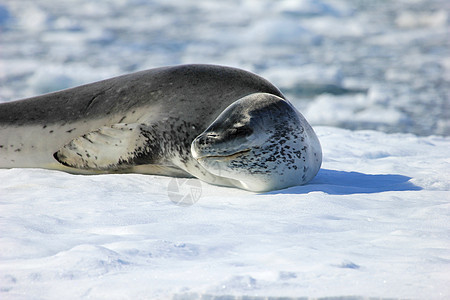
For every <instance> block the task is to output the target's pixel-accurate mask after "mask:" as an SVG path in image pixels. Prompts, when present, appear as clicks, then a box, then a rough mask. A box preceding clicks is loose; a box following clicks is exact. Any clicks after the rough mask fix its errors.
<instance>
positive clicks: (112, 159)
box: [53, 123, 161, 171]
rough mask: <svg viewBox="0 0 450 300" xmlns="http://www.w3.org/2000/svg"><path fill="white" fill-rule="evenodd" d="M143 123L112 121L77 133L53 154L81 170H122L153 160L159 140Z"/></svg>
mask: <svg viewBox="0 0 450 300" xmlns="http://www.w3.org/2000/svg"><path fill="white" fill-rule="evenodd" d="M155 141H156V137H155V136H153V135H152V131H151V130H149V128H148V127H147V126H146V125H145V124H136V123H133V124H114V125H112V126H104V127H101V128H99V129H97V130H95V131H92V132H89V133H86V134H84V135H82V136H79V137H77V138H75V139H73V140H72V141H70V142H69V143H68V144H66V145H65V146H63V147H62V148H61V149H59V150H58V151H57V152H55V153H54V154H53V156H54V157H55V159H56V160H57V161H59V162H60V163H61V164H63V165H65V166H68V167H72V168H76V169H85V170H98V171H111V170H123V169H127V168H130V167H132V166H136V165H141V164H152V163H156V162H157V161H158V160H159V158H160V153H161V151H160V149H159V147H158V144H159V143H156V142H155Z"/></svg>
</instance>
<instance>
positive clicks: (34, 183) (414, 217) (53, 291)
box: [0, 127, 450, 299]
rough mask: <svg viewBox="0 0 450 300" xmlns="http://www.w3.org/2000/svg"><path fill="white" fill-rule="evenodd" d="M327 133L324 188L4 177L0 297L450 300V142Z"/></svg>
mask: <svg viewBox="0 0 450 300" xmlns="http://www.w3.org/2000/svg"><path fill="white" fill-rule="evenodd" d="M316 131H317V133H318V136H319V139H320V140H321V142H322V146H323V150H324V162H323V167H322V169H321V171H320V172H319V174H318V175H317V177H316V178H315V179H314V180H313V181H312V182H311V183H310V184H307V185H305V186H297V187H292V188H288V189H285V190H280V191H274V192H270V193H264V194H255V193H251V192H247V191H243V190H239V189H233V188H223V187H217V186H212V185H208V184H206V183H203V182H200V181H199V180H197V179H189V180H188V181H187V182H186V180H185V179H173V178H169V177H161V176H149V175H138V174H130V175H95V176H82V175H71V174H67V173H63V172H58V171H49V170H39V169H10V170H0V181H1V187H0V298H1V299H87V298H89V299H235V298H236V299H246V298H245V297H254V298H247V299H266V298H264V297H269V296H271V297H312V298H317V297H338V296H339V297H341V296H342V297H347V296H354V297H350V299H359V297H361V298H366V297H367V298H368V297H380V298H403V299H404V298H409V299H449V298H450V285H449V278H450V277H449V276H450V227H449V218H450V201H449V200H450V193H449V192H450V181H449V178H450V158H449V157H450V155H449V154H450V150H449V149H450V138H445V137H437V136H430V137H417V136H414V135H411V134H385V133H381V132H376V131H349V130H345V129H337V128H333V127H317V128H316ZM174 182H176V183H178V185H179V189H178V190H177V189H176V185H175V188H174ZM176 194H179V195H182V196H188V197H193V198H192V199H195V200H196V202H195V203H193V204H192V205H179V204H176V203H174V202H173V201H172V200H176V199H175V198H174V195H176ZM221 296H223V297H222V298H221ZM225 296H227V297H225ZM239 297H241V298H239Z"/></svg>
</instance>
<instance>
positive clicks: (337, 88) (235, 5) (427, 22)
mask: <svg viewBox="0 0 450 300" xmlns="http://www.w3.org/2000/svg"><path fill="white" fill-rule="evenodd" d="M449 14H450V4H449V2H448V1H446V0H431V1H429V0H415V1H405V0H402V1H369V0H280V1H271V0H258V1H255V0H244V1H240V0H239V1H238V0H232V1H207V0H202V1H198V0H185V1H178V0H177V1H175V0H170V1H162V0H156V1H143V0H98V1H91V0H70V1H56V0H38V1H36V0H21V1H16V0H3V1H2V2H1V3H0V47H1V51H0V86H1V89H0V101H8V100H12V99H18V98H22V97H26V96H33V95H37V94H41V93H45V92H49V91H53V90H57V89H62V88H66V87H70V86H75V85H78V84H82V83H86V82H91V81H95V80H100V79H105V78H108V77H111V76H114V75H119V74H122V73H128V72H132V71H137V70H142V69H147V68H152V67H157V66H162V65H173V64H182V63H214V64H225V65H230V66H235V67H240V68H244V69H247V70H250V71H254V72H256V73H258V74H260V75H263V76H264V77H266V78H267V79H269V80H271V81H273V82H274V83H275V84H276V85H277V86H279V87H280V88H281V89H282V91H283V92H284V93H285V94H286V95H287V96H288V97H289V98H290V99H291V100H292V101H293V102H294V103H296V105H297V106H298V107H299V108H300V109H301V110H302V111H304V112H305V115H306V117H307V119H308V120H310V121H311V123H312V124H313V125H332V126H338V127H344V128H349V129H376V130H382V131H385V132H409V133H415V134H419V135H430V134H439V135H449V134H450V121H449V119H450V103H449V101H450V99H449V89H450V39H449V38H448V36H449V32H450V25H449V24H450V18H449Z"/></svg>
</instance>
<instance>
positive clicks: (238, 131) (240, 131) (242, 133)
mask: <svg viewBox="0 0 450 300" xmlns="http://www.w3.org/2000/svg"><path fill="white" fill-rule="evenodd" d="M252 133H253V129H251V128H250V127H249V126H240V127H235V128H232V129H230V130H229V132H228V135H229V137H246V136H249V135H251V134H252Z"/></svg>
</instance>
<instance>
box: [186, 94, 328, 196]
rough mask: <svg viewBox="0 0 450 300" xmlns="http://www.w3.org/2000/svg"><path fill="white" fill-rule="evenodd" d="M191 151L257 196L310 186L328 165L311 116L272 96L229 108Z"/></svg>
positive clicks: (212, 169) (245, 99)
mask: <svg viewBox="0 0 450 300" xmlns="http://www.w3.org/2000/svg"><path fill="white" fill-rule="evenodd" d="M191 153H192V156H193V157H194V158H195V159H196V160H197V161H198V162H199V164H200V165H202V166H203V167H204V168H205V169H206V170H207V171H209V172H210V173H212V174H214V175H216V176H220V177H225V178H228V179H230V180H231V181H232V182H237V183H236V185H238V186H239V187H241V188H244V189H247V190H251V191H257V192H263V191H269V190H274V189H282V188H286V187H289V186H293V185H299V184H305V183H307V182H308V181H310V180H311V179H312V178H313V177H314V176H315V175H316V174H317V172H318V171H319V169H320V165H321V163H322V151H321V147H320V143H319V140H318V139H317V136H316V135H315V133H314V131H313V130H312V128H311V126H310V125H309V124H308V122H307V121H306V120H305V118H304V117H303V116H302V115H301V114H300V113H299V112H298V111H297V110H296V109H295V108H294V107H293V106H292V105H291V104H290V103H289V102H288V101H286V100H284V99H282V98H280V97H278V96H275V95H272V94H266V93H255V94H251V95H248V96H246V97H243V98H241V99H239V100H237V101H235V102H234V103H232V104H231V105H230V106H228V107H227V108H226V109H225V110H224V111H223V112H222V113H221V114H220V115H219V116H218V117H217V118H216V120H215V121H214V122H213V123H212V124H211V125H210V126H209V127H208V128H207V129H206V130H205V131H204V132H203V133H202V134H200V135H199V136H198V137H197V138H195V139H194V141H193V142H192V144H191Z"/></svg>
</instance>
